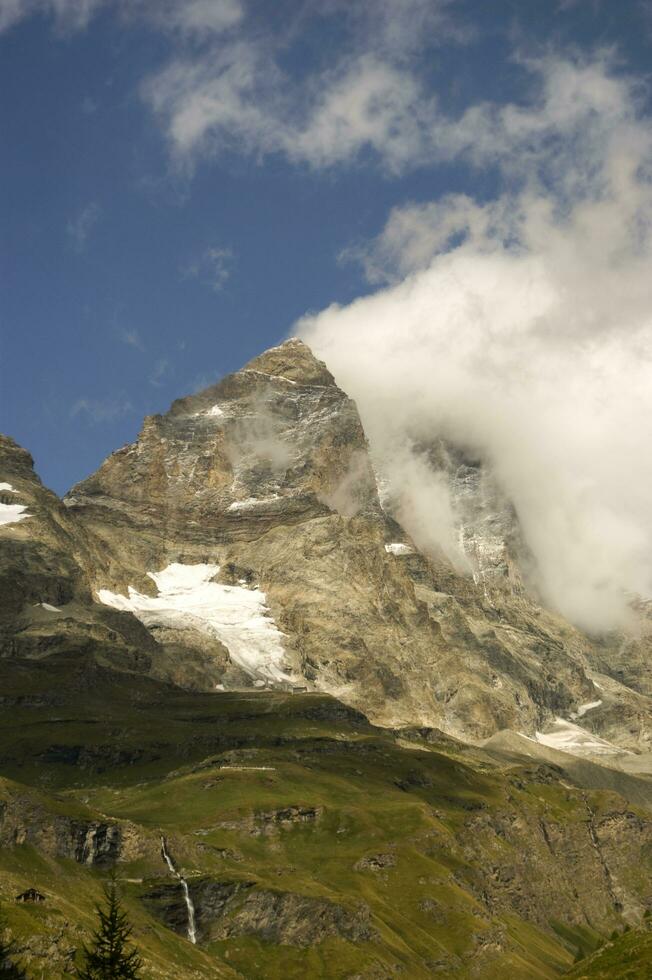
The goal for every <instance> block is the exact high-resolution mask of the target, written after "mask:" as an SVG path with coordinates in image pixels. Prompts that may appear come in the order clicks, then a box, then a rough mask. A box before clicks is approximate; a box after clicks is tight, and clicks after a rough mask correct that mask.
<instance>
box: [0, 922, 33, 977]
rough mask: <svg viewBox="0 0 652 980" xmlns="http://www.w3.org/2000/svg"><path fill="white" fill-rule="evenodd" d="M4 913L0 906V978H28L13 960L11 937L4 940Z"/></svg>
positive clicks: (14, 953) (13, 950) (13, 947)
mask: <svg viewBox="0 0 652 980" xmlns="http://www.w3.org/2000/svg"><path fill="white" fill-rule="evenodd" d="M6 928H7V920H6V918H5V914H4V912H3V910H2V908H1V907H0V980H28V978H27V974H26V973H25V971H24V970H23V968H22V967H21V966H18V965H17V963H16V961H15V955H16V949H15V945H14V942H13V940H12V939H10V940H5V939H4V938H3V937H4V933H5V929H6Z"/></svg>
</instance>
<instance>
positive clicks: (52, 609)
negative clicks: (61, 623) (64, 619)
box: [34, 602, 61, 613]
mask: <svg viewBox="0 0 652 980" xmlns="http://www.w3.org/2000/svg"><path fill="white" fill-rule="evenodd" d="M34 605H36V606H40V607H41V609H47V611H48V612H56V613H60V612H61V610H60V609H57V607H56V606H51V605H50V603H49V602H36V603H34Z"/></svg>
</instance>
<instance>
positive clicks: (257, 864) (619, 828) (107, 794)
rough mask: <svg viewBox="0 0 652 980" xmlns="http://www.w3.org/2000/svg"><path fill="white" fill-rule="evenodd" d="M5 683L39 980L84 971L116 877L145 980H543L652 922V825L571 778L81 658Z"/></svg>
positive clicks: (8, 858) (21, 930) (328, 709)
mask: <svg viewBox="0 0 652 980" xmlns="http://www.w3.org/2000/svg"><path fill="white" fill-rule="evenodd" d="M0 690H1V691H2V697H1V704H2V708H3V710H2V715H1V723H0V724H1V727H0V774H1V775H2V777H3V778H2V780H1V781H0V845H1V848H0V897H1V899H2V902H3V905H4V910H5V913H6V915H7V918H8V921H9V927H10V929H11V932H12V934H13V936H14V938H15V939H16V942H17V945H18V948H19V950H20V952H21V956H22V960H23V962H24V963H25V965H26V966H27V967H28V969H29V971H30V973H31V975H33V976H35V977H43V978H55V977H66V976H70V975H71V970H72V969H73V967H74V963H75V960H76V957H77V958H78V952H77V951H78V950H79V948H80V947H81V944H82V942H83V941H84V940H85V939H87V938H88V935H89V933H90V930H91V929H92V927H93V925H94V904H95V902H96V901H97V900H98V899H99V898H100V895H101V886H102V882H103V881H104V880H105V879H106V876H107V874H108V872H109V870H110V868H111V867H115V868H116V869H117V873H118V878H119V881H120V887H121V891H122V895H123V900H124V903H125V907H126V908H127V910H128V913H129V916H130V919H131V922H132V924H133V927H134V940H135V942H136V944H137V945H138V947H139V949H140V951H141V953H142V955H143V957H144V960H145V976H147V977H152V978H154V977H161V978H163V977H167V978H179V977H244V978H251V980H254V978H266V980H267V978H277V977H278V978H281V977H283V978H287V977H297V978H299V977H315V978H318V977H324V978H342V980H343V978H353V977H364V978H369V980H371V978H374V980H381V978H385V977H394V976H404V977H410V978H414V980H419V978H427V977H432V976H438V975H441V976H445V977H448V976H450V977H458V976H459V977H487V978H494V977H495V978H499V977H500V978H502V977H505V976H509V977H514V978H524V980H525V978H528V980H529V978H538V977H541V978H548V977H556V976H559V975H562V974H563V973H565V972H566V971H567V970H570V969H572V968H573V967H574V962H575V961H576V960H577V959H578V958H579V957H580V956H589V955H590V954H591V953H592V951H593V950H595V949H597V948H598V947H600V946H601V944H603V943H604V942H605V941H606V940H607V938H608V937H609V936H610V935H611V934H612V933H613V932H614V930H618V931H621V930H622V929H623V927H624V925H625V924H626V923H627V922H631V923H633V924H634V925H636V923H639V922H641V923H643V922H645V921H646V920H645V918H644V914H645V911H646V909H647V907H648V904H649V903H650V902H651V898H650V896H651V895H652V892H651V891H650V888H649V880H650V871H651V870H652V867H651V865H652V819H651V818H650V815H649V813H648V811H647V810H646V809H645V808H643V807H641V806H640V805H631V804H629V803H627V802H626V801H625V800H624V799H623V798H622V797H620V796H618V795H616V794H614V793H612V792H608V791H605V790H601V791H591V790H587V789H583V788H581V787H579V786H577V787H573V786H572V785H571V784H570V782H568V780H567V779H566V778H565V776H564V773H563V772H561V771H560V770H558V769H556V767H555V766H552V765H546V764H538V763H536V762H534V763H532V764H531V765H514V764H510V765H509V766H507V765H504V766H503V765H500V764H491V763H490V762H489V761H487V760H486V759H485V760H484V761H483V759H482V757H481V756H480V755H479V754H477V755H476V754H474V753H469V752H468V750H464V749H463V748H462V747H461V746H457V745H456V743H455V742H453V741H452V740H450V739H447V738H444V737H439V736H438V735H437V734H436V733H432V732H410V733H407V732H406V733H403V735H402V736H401V735H396V734H392V733H389V732H386V731H384V730H382V729H377V728H374V727H372V726H371V725H370V724H369V723H368V722H367V721H366V720H365V719H364V717H363V716H362V715H359V714H357V713H356V712H354V711H352V710H350V709H348V708H345V707H343V706H342V705H341V704H340V703H339V702H337V701H335V700H333V699H332V698H329V697H325V696H321V695H313V694H306V695H302V694H299V695H290V694H282V693H276V694H275V693H269V692H265V693H250V694H247V693H242V694H221V695H201V694H199V695H197V694H189V693H185V692H182V691H179V690H178V689H176V688H173V687H168V686H165V685H163V684H161V683H158V682H156V681H153V680H151V679H149V678H146V677H142V676H138V675H129V674H119V673H116V672H112V671H111V670H109V669H107V668H103V667H99V666H97V665H96V664H95V663H94V662H93V661H91V660H88V659H84V658H79V657H78V656H77V657H72V656H71V657H65V656H57V657H50V658H48V659H46V660H42V661H31V662H25V661H0ZM162 837H163V838H165V841H166V846H167V850H168V852H169V854H170V856H171V858H172V860H173V862H174V863H175V865H176V867H177V868H178V870H179V871H180V872H181V873H182V874H183V875H184V876H185V878H186V879H187V882H188V887H189V893H190V896H191V898H192V901H193V903H194V906H195V909H196V923H197V938H198V942H197V945H193V944H191V943H190V942H189V940H188V938H187V925H188V919H187V908H186V904H185V901H184V896H183V890H182V886H181V884H180V882H179V881H178V880H177V879H176V878H175V877H174V876H173V875H172V874H171V873H170V871H169V869H168V867H167V866H166V864H165V862H164V860H163V857H162V854H161V838H162ZM28 887H34V888H36V889H37V890H38V891H39V892H41V893H42V894H43V895H44V896H45V897H46V901H45V902H44V903H42V904H29V903H28V904H24V905H22V904H21V905H19V904H16V903H15V901H14V899H15V896H16V895H18V894H19V893H21V892H22V891H24V890H25V889H26V888H28ZM630 935H631V936H633V935H634V934H633V933H631V934H628V936H627V937H625V939H623V942H627V941H628V942H633V940H632V939H630V938H629V936H630ZM637 935H638V934H637ZM641 942H643V940H641ZM611 948H614V947H609V949H611ZM609 949H605V952H604V954H601V955H604V956H608V955H609ZM585 962H587V963H588V962H589V961H588V960H586V961H585ZM591 962H593V961H591ZM595 962H596V963H598V962H599V957H598V959H597V960H596V961H595ZM587 969H588V967H587ZM591 969H593V966H591ZM572 975H573V976H580V975H584V974H580V973H577V972H576V973H573V974H572ZM586 975H587V976H591V977H593V976H596V977H597V976H603V975H605V974H601V973H587V974H586ZM618 975H620V974H618ZM640 975H641V976H643V975H644V974H640ZM632 976H639V974H632Z"/></svg>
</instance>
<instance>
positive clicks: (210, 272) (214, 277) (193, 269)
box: [181, 246, 233, 293]
mask: <svg viewBox="0 0 652 980" xmlns="http://www.w3.org/2000/svg"><path fill="white" fill-rule="evenodd" d="M232 265H233V251H232V250H231V249H230V248H221V247H217V246H211V247H209V248H207V249H205V250H204V251H203V252H202V254H201V255H200V256H199V257H198V258H196V259H193V261H192V262H190V263H188V265H186V266H184V268H183V269H182V270H181V276H182V278H183V279H197V280H199V282H201V283H203V284H204V285H205V286H208V287H209V288H210V289H212V290H213V292H214V293H219V292H221V291H222V290H223V289H224V286H225V285H226V283H227V281H228V280H229V278H230V277H231V268H232Z"/></svg>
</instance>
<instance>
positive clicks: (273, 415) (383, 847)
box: [0, 339, 652, 980]
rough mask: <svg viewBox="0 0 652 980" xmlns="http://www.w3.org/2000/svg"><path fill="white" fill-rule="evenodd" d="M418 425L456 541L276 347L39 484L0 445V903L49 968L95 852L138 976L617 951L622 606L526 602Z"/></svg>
mask: <svg viewBox="0 0 652 980" xmlns="http://www.w3.org/2000/svg"><path fill="white" fill-rule="evenodd" d="M424 451H425V452H426V454H427V458H428V461H429V465H430V466H431V468H432V469H433V470H434V471H435V472H437V473H438V474H439V476H440V478H441V480H443V481H444V482H445V483H446V485H447V486H448V488H449V490H450V495H451V500H452V502H453V510H454V517H455V521H456V522H457V541H458V551H457V554H456V556H454V557H451V556H450V554H447V553H446V552H445V551H444V550H443V549H440V548H437V547H436V546H434V547H433V548H431V549H429V550H428V552H427V553H426V552H425V551H421V550H419V548H418V547H417V544H416V543H415V541H414V540H412V539H411V538H410V535H409V534H408V533H407V531H406V530H405V528H404V527H403V526H402V524H401V516H402V513H401V507H400V502H398V501H394V500H393V498H392V493H391V488H389V489H388V488H387V487H386V485H385V483H384V480H383V478H382V475H381V474H379V473H377V472H376V471H375V470H374V465H373V464H372V457H371V455H370V452H369V447H368V445H367V441H366V437H365V433H364V430H363V426H362V424H361V421H360V417H359V415H358V411H357V409H356V405H355V403H354V402H353V401H352V400H351V399H350V398H349V397H348V396H347V394H346V393H345V392H344V391H342V390H341V389H340V388H339V387H338V385H337V384H336V382H335V379H334V378H333V376H332V375H331V373H330V372H329V370H328V367H327V366H326V365H325V364H323V363H322V362H321V361H319V360H318V359H317V358H316V357H315V356H314V355H313V354H312V352H311V351H310V349H309V348H308V347H307V346H306V345H305V344H304V343H302V342H301V341H299V340H296V339H293V340H289V341H287V342H286V343H284V344H282V345H280V346H279V347H275V348H272V349H271V350H268V351H266V352H265V353H264V354H262V355H261V356H259V357H257V358H256V359H255V360H253V361H251V362H250V363H249V364H248V365H246V367H244V368H243V369H242V370H240V371H238V372H236V373H235V374H233V375H230V376H228V377H226V378H224V379H223V380H222V381H220V382H219V383H218V384H216V385H214V386H212V387H210V388H207V389H206V390H204V391H202V392H200V393H198V394H195V395H191V396H189V397H186V398H182V399H180V400H178V401H176V402H175V403H174V404H173V405H172V406H171V408H170V410H169V411H168V412H167V413H166V414H165V415H155V416H151V417H149V418H147V419H146V420H145V422H144V424H143V427H142V430H141V432H140V434H139V436H138V438H137V440H136V442H134V443H133V444H131V445H128V446H125V447H123V448H121V449H119V450H118V451H117V452H115V453H113V454H112V455H111V456H110V457H109V458H108V459H107V460H106V461H105V462H104V463H103V464H102V466H101V467H100V468H99V470H98V471H97V472H96V473H94V474H93V475H91V476H89V477H88V478H87V479H86V480H84V481H83V482H81V483H79V484H78V485H77V486H75V487H73V488H72V489H71V490H70V492H69V493H68V494H67V495H66V497H65V498H64V500H63V501H62V500H59V499H58V498H57V497H56V496H55V495H54V494H53V493H51V492H50V491H49V490H47V489H45V488H44V487H43V485H42V484H41V482H40V480H39V479H38V477H37V476H36V475H35V473H34V470H33V465H32V461H31V458H30V456H29V454H28V453H27V451H26V450H25V449H23V448H21V447H19V446H18V445H17V444H16V443H15V442H13V441H12V440H11V439H10V438H9V437H7V436H2V437H0V675H1V679H0V708H1V709H2V715H1V719H2V721H1V726H2V729H1V730H2V736H1V739H0V777H2V778H1V779H0V843H1V844H2V849H1V851H0V898H1V899H2V900H3V901H4V902H5V905H9V904H11V908H10V909H9V911H10V913H11V914H10V915H9V927H10V929H11V932H12V935H13V936H14V937H15V941H16V943H17V948H18V949H19V952H20V953H21V955H22V958H23V961H24V963H25V964H26V965H27V966H28V967H29V968H30V969H32V970H33V972H34V975H38V976H43V977H66V976H73V975H74V970H75V964H76V963H78V960H79V951H80V949H81V946H82V945H83V942H84V941H85V940H86V938H87V937H88V935H89V933H90V930H91V928H92V914H93V904H94V902H95V901H96V899H97V896H98V895H99V888H100V884H101V881H102V880H103V878H104V877H105V876H106V872H107V869H108V868H114V869H116V873H117V875H118V881H119V882H120V885H121V889H122V893H123V895H124V901H125V903H126V907H127V909H128V910H129V914H130V916H131V918H132V919H133V925H134V941H135V942H136V944H137V945H138V946H139V949H140V950H141V953H142V955H143V957H144V960H145V964H146V971H147V972H146V975H147V976H151V977H179V976H182V977H213V976H215V977H245V978H253V977H260V978H263V977H265V978H266V977H277V976H278V977H280V976H285V977H288V976H291V977H305V976H309V977H328V978H330V977H336V978H340V977H341V978H345V977H346V978H350V980H353V978H354V977H355V978H358V977H359V978H362V977H364V978H369V980H371V978H374V980H382V978H386V977H394V976H405V977H410V978H420V977H431V976H450V977H458V976H459V977H504V976H510V977H522V978H526V977H527V978H530V977H542V978H545V977H556V976H560V975H562V974H564V973H566V972H568V971H570V970H571V969H573V971H574V972H573V973H572V975H573V976H580V975H582V976H587V977H588V976H593V975H595V976H599V975H603V974H600V973H597V972H596V973H595V974H594V973H592V972H591V970H593V969H594V966H593V965H592V964H598V965H597V966H596V967H595V969H596V970H598V969H601V967H600V963H604V962H611V961H613V959H614V957H616V958H617V955H618V949H619V948H620V945H619V944H624V946H627V948H628V949H629V947H631V948H633V949H634V950H635V951H636V950H642V951H643V952H642V953H641V954H640V957H639V959H640V960H641V963H643V965H642V966H641V971H644V970H645V969H646V967H645V965H644V962H643V961H644V958H645V955H646V951H647V950H649V948H650V946H649V942H647V937H646V932H645V926H646V924H647V922H648V921H649V920H650V916H651V915H652V889H651V888H650V885H649V881H650V871H652V763H651V759H652V756H651V755H650V751H651V746H650V740H651V738H652V700H651V695H652V673H651V672H652V667H651V666H650V664H651V662H652V661H651V658H650V652H651V640H650V636H651V622H650V606H649V604H648V603H647V602H646V600H645V597H633V598H632V613H631V626H630V627H629V629H628V631H627V632H626V633H624V632H623V633H618V634H616V633H612V634H608V635H599V636H590V635H587V634H586V633H583V632H581V631H580V630H578V629H577V628H575V627H574V626H573V625H571V624H570V623H569V622H567V621H565V620H564V619H563V618H562V617H561V616H560V615H558V614H557V613H556V612H555V611H554V610H551V609H547V608H545V606H544V605H543V603H542V601H541V599H540V597H539V596H538V594H537V592H536V589H535V587H534V586H533V584H532V578H531V576H530V575H529V569H530V567H531V561H532V557H531V555H529V554H528V550H527V541H526V540H525V538H524V535H523V533H522V531H521V529H520V527H519V522H518V515H517V513H516V512H515V510H514V508H513V506H512V504H511V502H510V501H509V500H508V499H507V498H506V497H505V494H504V493H503V491H502V489H501V487H500V485H499V483H498V482H497V480H496V479H495V477H494V475H493V473H492V471H491V467H490V466H489V465H488V464H487V463H486V461H483V460H481V459H475V458H470V457H469V456H468V453H467V452H465V450H464V447H460V446H454V445H451V444H449V443H447V442H445V441H444V440H442V439H441V438H440V437H439V435H438V434H437V433H433V434H432V440H431V443H429V445H428V446H426V447H424ZM28 887H34V888H36V889H38V892H39V894H41V895H42V896H43V897H44V901H43V902H39V903H37V904H33V905H30V904H29V903H27V904H25V903H23V904H21V905H20V908H18V906H15V903H14V902H13V899H14V893H15V894H18V893H19V892H21V890H24V889H26V888H28ZM191 906H192V921H191V919H190V918H189V916H190V907H191ZM624 931H626V932H627V933H628V936H629V933H632V934H633V935H634V936H635V938H627V939H625V938H624V937H623V935H622V934H623V933H624ZM610 944H611V945H610ZM636 955H638V954H636ZM635 959H636V957H635V956H634V960H635ZM634 960H633V962H634ZM584 961H586V964H585V965H586V972H585V973H581V972H580V973H578V972H577V970H579V969H580V966H577V964H578V963H579V964H582V963H584ZM574 962H575V964H576V965H575V966H574V965H573V964H574ZM634 968H635V969H638V967H637V966H635V967H634ZM613 975H614V976H615V975H618V974H613ZM628 975H630V974H628ZM639 975H640V976H641V977H643V976H648V975H649V974H648V973H645V972H640V973H632V974H631V976H639Z"/></svg>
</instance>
